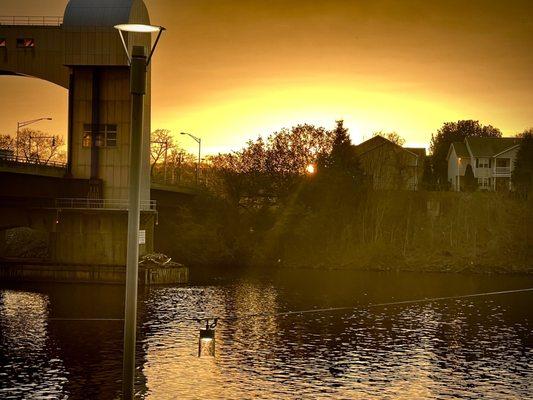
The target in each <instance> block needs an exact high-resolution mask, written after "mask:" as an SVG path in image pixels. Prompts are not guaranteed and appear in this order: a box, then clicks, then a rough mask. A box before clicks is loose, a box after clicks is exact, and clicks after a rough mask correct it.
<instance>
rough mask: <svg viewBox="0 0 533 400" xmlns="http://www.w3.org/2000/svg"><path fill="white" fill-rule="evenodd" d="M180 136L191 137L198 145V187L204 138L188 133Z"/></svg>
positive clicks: (181, 133)
mask: <svg viewBox="0 0 533 400" xmlns="http://www.w3.org/2000/svg"><path fill="white" fill-rule="evenodd" d="M180 135H187V136H190V137H191V138H192V139H193V140H194V141H195V142H196V143H198V162H197V163H196V185H198V177H199V175H200V157H201V151H202V138H199V137H197V136H194V135H192V134H190V133H187V132H180Z"/></svg>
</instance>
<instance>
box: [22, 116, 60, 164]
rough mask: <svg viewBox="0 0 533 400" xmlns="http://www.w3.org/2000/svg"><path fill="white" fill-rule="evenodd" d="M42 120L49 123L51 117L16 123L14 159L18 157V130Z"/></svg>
mask: <svg viewBox="0 0 533 400" xmlns="http://www.w3.org/2000/svg"><path fill="white" fill-rule="evenodd" d="M44 120H46V121H51V120H52V118H51V117H42V118H36V119H30V120H28V121H21V122H17V138H16V141H15V157H16V158H18V156H19V133H20V128H24V127H25V126H28V125H31V124H34V123H36V122H39V121H44Z"/></svg>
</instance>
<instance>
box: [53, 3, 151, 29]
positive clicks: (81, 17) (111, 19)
mask: <svg viewBox="0 0 533 400" xmlns="http://www.w3.org/2000/svg"><path fill="white" fill-rule="evenodd" d="M126 23H143V24H149V23H150V18H149V17H148V11H147V9H146V6H145V5H144V2H143V1H142V0H70V1H69V2H68V4H67V7H66V8H65V14H64V16H63V26H65V27H71V26H99V27H113V26H115V25H117V24H126Z"/></svg>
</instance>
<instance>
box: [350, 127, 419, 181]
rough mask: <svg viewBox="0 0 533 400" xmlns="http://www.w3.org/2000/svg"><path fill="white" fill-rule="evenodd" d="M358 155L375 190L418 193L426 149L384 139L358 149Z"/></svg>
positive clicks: (375, 139) (368, 143)
mask: <svg viewBox="0 0 533 400" xmlns="http://www.w3.org/2000/svg"><path fill="white" fill-rule="evenodd" d="M355 154H356V155H357V157H358V158H359V163H360V166H361V168H362V169H363V171H364V173H365V174H366V176H367V177H368V178H369V179H370V180H371V182H372V187H373V188H374V189H375V190H418V189H419V183H420V181H421V179H422V173H423V171H424V161H425V158H426V149H424V148H413V147H402V146H400V145H398V144H396V143H394V142H391V141H390V140H388V139H385V138H384V137H382V136H379V135H378V136H374V137H373V138H372V139H369V140H367V141H365V142H363V143H361V144H359V145H357V146H355Z"/></svg>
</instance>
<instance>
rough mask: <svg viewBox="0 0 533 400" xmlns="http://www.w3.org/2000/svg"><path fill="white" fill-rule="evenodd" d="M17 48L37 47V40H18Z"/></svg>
mask: <svg viewBox="0 0 533 400" xmlns="http://www.w3.org/2000/svg"><path fill="white" fill-rule="evenodd" d="M17 47H19V48H32V47H35V40H34V39H33V38H19V39H17Z"/></svg>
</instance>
